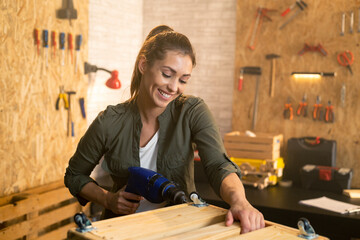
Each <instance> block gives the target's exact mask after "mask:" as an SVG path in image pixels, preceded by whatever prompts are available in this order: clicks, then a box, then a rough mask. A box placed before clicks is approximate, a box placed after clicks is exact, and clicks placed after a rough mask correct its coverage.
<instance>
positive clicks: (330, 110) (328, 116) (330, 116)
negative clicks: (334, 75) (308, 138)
mask: <svg viewBox="0 0 360 240" xmlns="http://www.w3.org/2000/svg"><path fill="white" fill-rule="evenodd" d="M334 121H335V114H334V106H333V105H331V101H328V105H327V107H326V113H325V122H327V123H333V122H334Z"/></svg>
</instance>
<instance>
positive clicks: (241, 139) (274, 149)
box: [224, 132, 283, 160]
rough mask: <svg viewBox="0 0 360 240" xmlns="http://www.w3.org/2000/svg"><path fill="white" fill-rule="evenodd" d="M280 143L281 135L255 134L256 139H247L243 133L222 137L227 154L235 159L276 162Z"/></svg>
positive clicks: (233, 133) (232, 133)
mask: <svg viewBox="0 0 360 240" xmlns="http://www.w3.org/2000/svg"><path fill="white" fill-rule="evenodd" d="M282 143H283V135H282V134H278V135H275V134H266V133H257V134H256V137H249V136H246V135H245V134H244V133H240V132H230V133H227V134H225V136H224V145H225V149H226V151H227V154H228V155H229V156H230V157H235V158H251V159H269V160H276V159H278V158H279V157H280V148H281V146H282Z"/></svg>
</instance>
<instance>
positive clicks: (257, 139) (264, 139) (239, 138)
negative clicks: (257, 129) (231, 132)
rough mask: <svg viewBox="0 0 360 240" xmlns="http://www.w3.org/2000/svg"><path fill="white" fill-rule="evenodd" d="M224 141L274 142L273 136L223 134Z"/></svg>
mask: <svg viewBox="0 0 360 240" xmlns="http://www.w3.org/2000/svg"><path fill="white" fill-rule="evenodd" d="M224 141H225V142H248V143H267V144H272V143H273V142H274V139H273V137H270V136H269V137H247V136H227V135H225V136H224Z"/></svg>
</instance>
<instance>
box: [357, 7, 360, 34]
mask: <svg viewBox="0 0 360 240" xmlns="http://www.w3.org/2000/svg"><path fill="white" fill-rule="evenodd" d="M357 32H358V33H360V8H359V9H358V29H357Z"/></svg>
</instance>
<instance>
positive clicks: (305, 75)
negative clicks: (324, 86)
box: [291, 72, 336, 79]
mask: <svg viewBox="0 0 360 240" xmlns="http://www.w3.org/2000/svg"><path fill="white" fill-rule="evenodd" d="M291 75H292V76H293V77H294V78H306V79H320V78H321V77H335V76H336V73H335V72H292V73H291Z"/></svg>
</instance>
